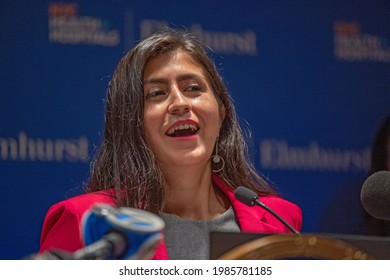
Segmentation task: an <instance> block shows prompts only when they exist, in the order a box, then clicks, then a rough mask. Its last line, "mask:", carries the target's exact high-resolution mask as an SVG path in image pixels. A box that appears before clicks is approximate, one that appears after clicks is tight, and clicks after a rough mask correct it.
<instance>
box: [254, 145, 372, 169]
mask: <svg viewBox="0 0 390 280" xmlns="http://www.w3.org/2000/svg"><path fill="white" fill-rule="evenodd" d="M260 164H261V166H262V167H263V168H266V169H278V170H301V171H330V172H349V171H357V172H360V171H367V170H368V168H369V165H370V149H369V148H366V149H363V150H340V149H329V148H323V147H320V146H319V145H318V143H316V142H312V143H311V144H310V145H308V146H306V147H294V146H291V145H289V144H288V143H287V141H286V140H284V139H279V140H278V139H264V140H262V141H261V142H260Z"/></svg>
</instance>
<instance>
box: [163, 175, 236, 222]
mask: <svg viewBox="0 0 390 280" xmlns="http://www.w3.org/2000/svg"><path fill="white" fill-rule="evenodd" d="M165 175H166V196H167V198H166V202H165V207H164V212H166V213H169V214H174V215H177V216H179V217H181V218H185V219H189V220H210V219H213V218H215V217H218V216H220V215H221V214H222V213H224V212H225V211H226V210H227V209H228V208H229V206H230V205H229V202H228V199H227V198H226V197H225V196H224V195H223V194H222V193H221V192H219V191H217V190H216V189H215V187H214V186H213V182H212V178H211V170H210V169H209V168H206V169H205V170H203V171H200V172H195V171H194V170H192V171H191V172H186V173H184V172H180V170H176V172H174V174H172V176H169V175H168V176H167V174H165Z"/></svg>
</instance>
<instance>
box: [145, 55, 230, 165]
mask: <svg viewBox="0 0 390 280" xmlns="http://www.w3.org/2000/svg"><path fill="white" fill-rule="evenodd" d="M143 84H144V98H145V103H144V104H145V105H144V106H145V108H144V127H145V133H146V138H147V141H148V143H149V144H150V146H151V148H152V150H153V152H154V154H155V155H156V157H157V160H158V162H159V164H160V165H161V166H162V167H163V168H165V167H171V166H172V167H174V166H176V167H178V166H193V167H195V166H202V165H206V164H208V162H209V158H210V156H211V154H212V151H213V148H214V145H215V141H216V139H217V137H218V135H219V130H220V127H221V124H222V121H223V118H224V109H223V107H221V106H219V104H218V102H217V100H216V97H215V95H214V93H213V90H212V88H211V85H210V82H209V80H208V79H207V78H206V75H205V73H204V70H203V68H202V67H201V65H200V64H199V63H197V62H196V61H195V60H194V59H193V58H192V57H191V56H189V55H188V54H187V53H185V52H183V51H175V52H173V53H168V54H162V55H159V56H157V57H154V58H152V59H151V60H149V62H148V63H147V64H146V67H145V70H144V77H143Z"/></svg>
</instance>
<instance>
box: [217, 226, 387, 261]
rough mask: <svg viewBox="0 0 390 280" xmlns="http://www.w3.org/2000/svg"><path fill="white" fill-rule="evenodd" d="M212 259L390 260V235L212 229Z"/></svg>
mask: <svg viewBox="0 0 390 280" xmlns="http://www.w3.org/2000/svg"><path fill="white" fill-rule="evenodd" d="M210 259H218V260H267V259H268V260H275V259H321V260H388V259H390V237H382V236H363V235H341V234H325V233H320V234H309V233H307V234H305V233H303V234H301V235H297V234H268V235H267V234H251V233H235V232H234V233H233V232H211V233H210Z"/></svg>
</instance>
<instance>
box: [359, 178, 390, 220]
mask: <svg viewBox="0 0 390 280" xmlns="http://www.w3.org/2000/svg"><path fill="white" fill-rule="evenodd" d="M360 199H361V202H362V205H363V207H364V209H365V210H366V211H367V212H368V213H369V214H370V215H371V216H373V217H375V218H377V219H381V220H388V221H390V171H378V172H375V173H374V174H372V175H370V176H369V177H368V178H367V179H366V181H364V183H363V186H362V189H361V192H360Z"/></svg>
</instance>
